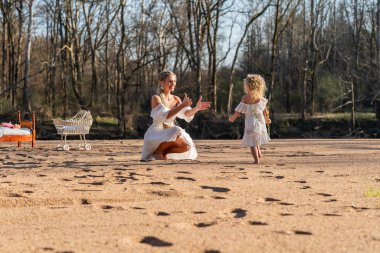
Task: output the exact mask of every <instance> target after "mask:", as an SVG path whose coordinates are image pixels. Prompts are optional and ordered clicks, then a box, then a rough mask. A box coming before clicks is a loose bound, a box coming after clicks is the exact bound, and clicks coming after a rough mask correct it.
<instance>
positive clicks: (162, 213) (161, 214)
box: [156, 212, 170, 216]
mask: <svg viewBox="0 0 380 253" xmlns="http://www.w3.org/2000/svg"><path fill="white" fill-rule="evenodd" d="M156 215H157V216H170V214H169V213H167V212H158V213H157V214H156Z"/></svg>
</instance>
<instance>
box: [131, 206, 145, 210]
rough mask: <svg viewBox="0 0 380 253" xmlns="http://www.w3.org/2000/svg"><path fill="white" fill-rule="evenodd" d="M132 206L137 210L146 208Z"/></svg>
mask: <svg viewBox="0 0 380 253" xmlns="http://www.w3.org/2000/svg"><path fill="white" fill-rule="evenodd" d="M131 208H132V209H135V210H145V208H143V207H138V206H132V207H131Z"/></svg>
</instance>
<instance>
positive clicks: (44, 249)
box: [42, 247, 54, 251]
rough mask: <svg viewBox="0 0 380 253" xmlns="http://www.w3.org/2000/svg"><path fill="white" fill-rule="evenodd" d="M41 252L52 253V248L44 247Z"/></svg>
mask: <svg viewBox="0 0 380 253" xmlns="http://www.w3.org/2000/svg"><path fill="white" fill-rule="evenodd" d="M42 250H43V251H54V248H52V247H44V248H42Z"/></svg>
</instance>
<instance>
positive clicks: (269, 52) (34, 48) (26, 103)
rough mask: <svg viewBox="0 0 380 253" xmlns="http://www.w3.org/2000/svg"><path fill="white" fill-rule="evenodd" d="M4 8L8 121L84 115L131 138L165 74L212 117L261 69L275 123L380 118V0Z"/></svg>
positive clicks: (1, 98)
mask: <svg viewBox="0 0 380 253" xmlns="http://www.w3.org/2000/svg"><path fill="white" fill-rule="evenodd" d="M0 11H1V13H0V21H1V27H0V31H1V36H0V47H1V49H0V50H1V51H0V55H1V62H0V114H4V113H7V112H12V111H15V110H28V111H30V110H34V111H36V112H37V115H38V117H40V118H41V117H45V118H54V117H67V116H70V115H71V116H72V115H74V113H76V112H77V111H78V110H79V108H87V109H89V110H91V112H92V113H93V114H95V115H100V116H109V117H114V118H116V119H117V124H118V128H119V129H121V130H124V131H125V130H126V129H127V128H134V127H136V126H135V124H136V122H137V121H136V120H135V119H136V117H145V118H146V119H148V118H149V113H150V98H151V96H152V95H153V94H154V93H155V90H156V87H157V75H158V73H159V72H161V71H162V70H171V71H173V72H175V73H176V74H177V88H176V91H175V93H176V94H177V95H179V96H180V97H182V94H183V92H186V93H187V94H188V95H189V96H190V97H192V98H193V100H194V101H196V100H197V97H199V96H200V95H202V96H203V97H204V99H205V100H209V101H211V102H212V104H213V111H211V112H208V113H207V112H206V113H205V114H206V116H207V120H209V121H213V120H216V119H218V118H219V119H220V118H226V117H227V116H228V113H230V112H231V111H232V110H233V109H234V107H235V106H236V105H237V103H238V102H239V100H240V98H241V95H242V94H243V84H242V79H243V78H244V77H245V76H246V75H247V74H248V73H259V74H261V75H263V76H264V78H265V80H266V82H267V86H268V91H267V94H266V96H267V98H268V99H269V101H270V103H269V105H270V110H271V116H272V118H273V120H274V121H275V120H276V115H278V114H280V113H296V114H299V115H300V117H301V118H302V119H304V120H306V119H307V118H308V117H309V116H312V115H315V114H316V113H320V112H350V113H351V127H352V129H355V113H356V112H371V113H377V119H378V120H379V122H380V103H379V100H380V0H377V1H375V0H336V1H334V0H286V1H285V0H250V1H248V0H236V1H235V0H192V1H190V0H189V1H181V0H179V1H178V0H152V1H145V0H129V1H126V0H118V1H101V0H92V1H91V0H82V1H79V0H76V1H75V0H70V1H69V0H14V1H5V0H2V1H1V3H0Z"/></svg>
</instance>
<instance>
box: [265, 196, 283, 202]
mask: <svg viewBox="0 0 380 253" xmlns="http://www.w3.org/2000/svg"><path fill="white" fill-rule="evenodd" d="M264 200H265V201H266V202H277V201H281V200H280V199H275V198H271V197H268V198H265V199H264Z"/></svg>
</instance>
